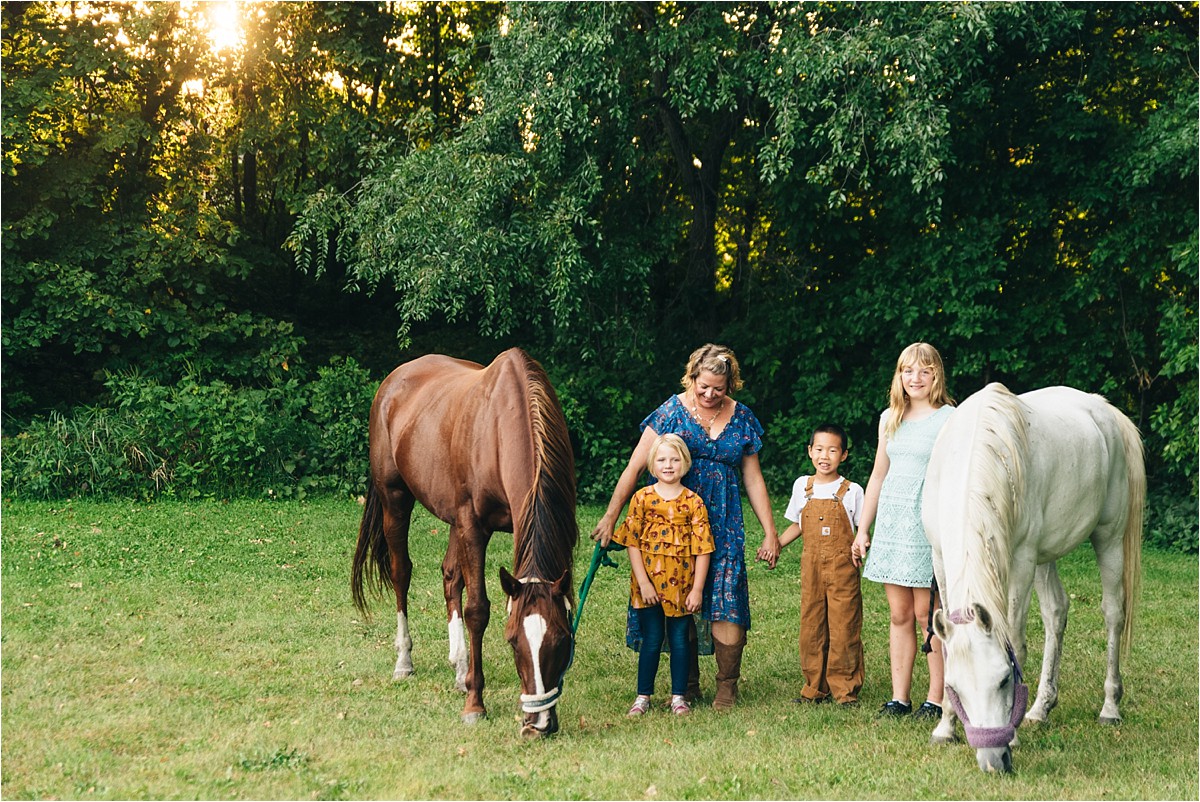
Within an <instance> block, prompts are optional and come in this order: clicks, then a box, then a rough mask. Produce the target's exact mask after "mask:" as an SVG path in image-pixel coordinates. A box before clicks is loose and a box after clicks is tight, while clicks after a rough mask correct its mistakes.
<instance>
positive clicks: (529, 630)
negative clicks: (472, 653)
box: [500, 568, 575, 738]
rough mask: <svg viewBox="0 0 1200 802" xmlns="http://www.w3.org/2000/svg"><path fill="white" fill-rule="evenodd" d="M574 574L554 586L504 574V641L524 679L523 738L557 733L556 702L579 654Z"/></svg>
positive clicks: (558, 580) (502, 575)
mask: <svg viewBox="0 0 1200 802" xmlns="http://www.w3.org/2000/svg"><path fill="white" fill-rule="evenodd" d="M570 581H571V580H570V573H569V572H564V573H563V575H562V576H561V577H559V578H558V579H557V580H555V581H553V582H549V581H545V580H541V579H536V578H534V579H531V578H525V579H517V578H515V577H513V576H512V575H511V574H510V573H508V571H506V570H504V569H503V568H501V569H500V584H501V586H502V587H503V588H504V592H505V594H506V595H507V596H508V622H507V624H505V627H504V637H505V638H507V639H508V642H509V644H511V645H512V649H513V657H514V659H515V660H516V662H517V676H519V677H520V679H521V709H522V710H523V711H524V713H525V720H524V721H523V722H522V724H521V734H522V735H524V736H526V737H529V738H537V737H540V736H544V735H553V734H554V733H556V732H558V711H557V708H556V705H557V704H558V697H559V695H560V694H561V693H562V684H563V675H564V674H566V673H567V669H568V668H570V666H571V660H572V659H573V658H574V654H575V637H574V634H573V633H572V632H571V602H570V596H569V595H568V593H569V591H570Z"/></svg>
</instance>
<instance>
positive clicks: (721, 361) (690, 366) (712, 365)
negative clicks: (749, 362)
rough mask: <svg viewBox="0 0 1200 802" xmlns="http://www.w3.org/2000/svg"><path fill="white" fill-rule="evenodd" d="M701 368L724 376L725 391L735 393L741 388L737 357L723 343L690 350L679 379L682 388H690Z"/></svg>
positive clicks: (740, 372)
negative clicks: (685, 369)
mask: <svg viewBox="0 0 1200 802" xmlns="http://www.w3.org/2000/svg"><path fill="white" fill-rule="evenodd" d="M702 370H707V371H708V372H709V373H712V374H713V375H715V376H724V377H725V392H727V393H736V392H737V391H739V390H741V389H742V369H741V368H740V367H738V361H737V357H736V356H734V355H733V351H731V350H730V349H728V348H726V347H725V346H723V345H713V344H712V343H709V344H708V345H703V346H701V347H699V348H697V349H696V350H695V351H692V355H691V356H690V357H689V358H688V363H687V371H686V372H685V373H684V374H683V378H682V379H680V382H681V383H682V384H683V389H684V390H690V389H692V384H693V383H694V382H695V381H696V377H697V376H699V375H700V371H702Z"/></svg>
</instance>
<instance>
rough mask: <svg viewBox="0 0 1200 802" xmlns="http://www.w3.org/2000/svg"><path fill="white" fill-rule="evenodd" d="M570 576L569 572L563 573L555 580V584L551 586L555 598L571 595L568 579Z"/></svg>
mask: <svg viewBox="0 0 1200 802" xmlns="http://www.w3.org/2000/svg"><path fill="white" fill-rule="evenodd" d="M569 574H570V572H569V571H563V574H562V576H560V577H559V578H558V579H556V580H554V584H553V585H551V586H550V589H551V591H553V593H554V595H555V596H566V595H568V594H569V593H570V591H571V585H570V582H569V581H568V579H567V577H568V575H569Z"/></svg>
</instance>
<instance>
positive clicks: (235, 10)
mask: <svg viewBox="0 0 1200 802" xmlns="http://www.w3.org/2000/svg"><path fill="white" fill-rule="evenodd" d="M204 16H205V17H206V18H207V19H208V38H209V41H210V42H212V47H213V50H215V51H217V52H218V53H221V52H224V51H226V50H233V49H235V48H237V47H238V46H239V45H241V44H242V9H241V3H238V2H236V0H222V2H206V3H205V4H204Z"/></svg>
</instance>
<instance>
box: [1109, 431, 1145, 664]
mask: <svg viewBox="0 0 1200 802" xmlns="http://www.w3.org/2000/svg"><path fill="white" fill-rule="evenodd" d="M1114 411H1116V410H1114ZM1116 415H1117V423H1118V425H1119V426H1120V429H1121V439H1122V441H1123V442H1124V445H1125V475H1126V481H1127V483H1128V487H1129V510H1128V512H1129V514H1128V518H1127V519H1126V521H1125V538H1124V557H1125V572H1124V575H1123V576H1122V584H1123V585H1124V589H1125V627H1124V629H1122V631H1121V650H1122V651H1123V652H1125V653H1128V652H1129V647H1130V646H1131V645H1132V644H1133V609H1134V605H1135V604H1136V602H1137V597H1138V594H1139V593H1140V592H1141V585H1142V511H1143V509H1144V508H1145V505H1146V464H1145V457H1144V452H1143V447H1142V436H1141V433H1139V432H1138V429H1137V427H1136V426H1134V424H1133V421H1131V420H1129V418H1127V417H1126V416H1125V415H1124V414H1122V413H1120V412H1116Z"/></svg>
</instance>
